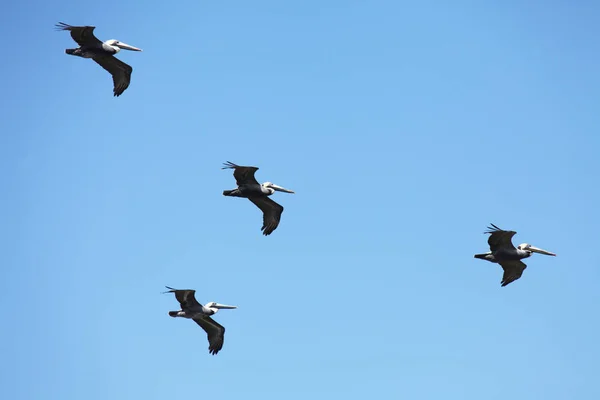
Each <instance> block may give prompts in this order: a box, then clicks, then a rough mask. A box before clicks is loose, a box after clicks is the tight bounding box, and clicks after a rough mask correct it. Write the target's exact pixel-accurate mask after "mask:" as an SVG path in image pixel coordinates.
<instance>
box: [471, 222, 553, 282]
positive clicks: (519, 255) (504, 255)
mask: <svg viewBox="0 0 600 400" xmlns="http://www.w3.org/2000/svg"><path fill="white" fill-rule="evenodd" d="M491 225H492V227H488V229H489V230H488V231H486V232H484V233H489V234H490V237H489V238H488V244H489V245H490V250H491V251H489V252H487V253H483V254H475V258H480V259H482V260H487V261H490V262H493V263H497V264H500V266H501V267H502V269H503V270H504V276H503V277H502V282H501V286H502V287H504V286H506V285H508V284H509V283H511V282H514V281H516V280H517V279H519V278H520V277H521V275H523V271H525V268H527V265H525V263H523V262H522V261H521V260H522V259H524V258H528V257H531V255H532V254H533V253H539V254H545V255H547V256H556V254H554V253H551V252H549V251H546V250H542V249H540V248H537V247H533V246H532V245H530V244H529V243H521V244H520V245H519V246H517V248H516V249H515V246H513V244H512V237H513V236H514V235H516V233H517V232H515V231H504V230H502V229H500V228H498V227H497V226H496V225H494V224H491Z"/></svg>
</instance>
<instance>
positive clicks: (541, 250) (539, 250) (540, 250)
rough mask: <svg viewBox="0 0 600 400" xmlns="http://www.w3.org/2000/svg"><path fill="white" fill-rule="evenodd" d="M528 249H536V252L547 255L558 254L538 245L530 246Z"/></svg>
mask: <svg viewBox="0 0 600 400" xmlns="http://www.w3.org/2000/svg"><path fill="white" fill-rule="evenodd" d="M527 250H531V251H535V252H536V253H539V254H545V255H547V256H556V254H554V253H551V252H549V251H546V250H543V249H538V248H537V247H534V246H529V248H528V249H527Z"/></svg>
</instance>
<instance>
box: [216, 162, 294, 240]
mask: <svg viewBox="0 0 600 400" xmlns="http://www.w3.org/2000/svg"><path fill="white" fill-rule="evenodd" d="M224 165H225V166H224V167H223V168H221V169H228V168H229V169H233V170H234V171H233V177H234V178H235V181H236V184H237V186H238V187H237V189H233V190H224V191H223V196H232V197H244V198H246V199H248V200H250V201H251V202H253V203H254V204H255V205H256V206H257V207H258V208H260V209H261V211H262V212H263V226H262V228H261V229H260V230H261V231H263V235H265V236H268V235H270V234H271V233H273V231H274V230H275V229H277V226H278V225H279V221H280V220H281V213H283V207H282V206H280V205H279V204H277V203H275V202H274V201H273V200H271V199H270V198H269V197H268V196H270V195H272V194H273V193H275V191H278V192H285V193H294V192H293V191H292V190H289V189H286V188H282V187H281V186H277V185H275V184H273V183H272V182H265V183H263V184H262V185H261V184H259V183H258V181H257V180H256V178H255V177H254V173H255V172H256V171H258V168H257V167H240V166H239V165H235V164H234V163H232V162H231V161H227V162H226V163H224Z"/></svg>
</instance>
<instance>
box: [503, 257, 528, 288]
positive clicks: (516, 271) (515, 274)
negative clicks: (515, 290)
mask: <svg viewBox="0 0 600 400" xmlns="http://www.w3.org/2000/svg"><path fill="white" fill-rule="evenodd" d="M500 266H501V267H502V269H503V270H504V275H503V276H502V282H501V284H502V287H504V286H506V285H508V284H509V283H511V282H514V281H516V280H517V279H519V278H520V277H521V275H523V271H525V268H527V265H525V263H524V262H522V261H520V260H514V261H502V262H501V263H500Z"/></svg>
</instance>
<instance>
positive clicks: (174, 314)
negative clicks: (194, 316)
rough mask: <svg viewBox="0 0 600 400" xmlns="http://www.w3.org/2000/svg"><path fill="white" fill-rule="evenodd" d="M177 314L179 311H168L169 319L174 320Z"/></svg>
mask: <svg viewBox="0 0 600 400" xmlns="http://www.w3.org/2000/svg"><path fill="white" fill-rule="evenodd" d="M177 314H179V311H169V317H173V318H175V317H176V316H177Z"/></svg>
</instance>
